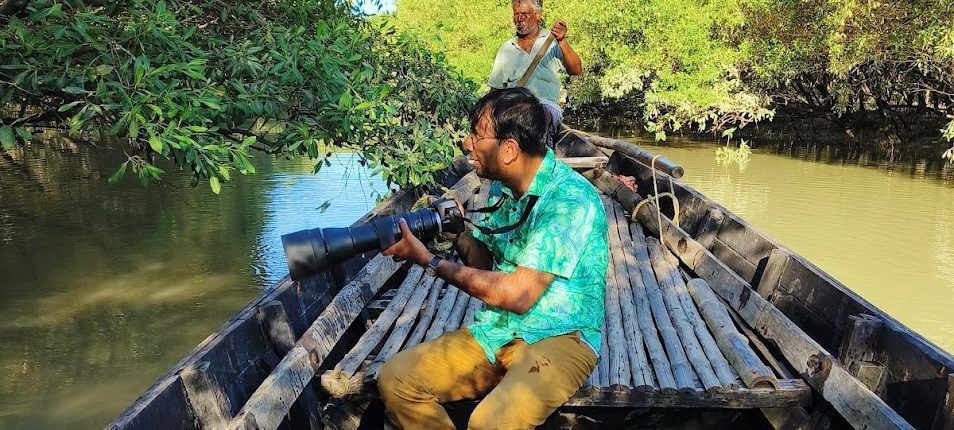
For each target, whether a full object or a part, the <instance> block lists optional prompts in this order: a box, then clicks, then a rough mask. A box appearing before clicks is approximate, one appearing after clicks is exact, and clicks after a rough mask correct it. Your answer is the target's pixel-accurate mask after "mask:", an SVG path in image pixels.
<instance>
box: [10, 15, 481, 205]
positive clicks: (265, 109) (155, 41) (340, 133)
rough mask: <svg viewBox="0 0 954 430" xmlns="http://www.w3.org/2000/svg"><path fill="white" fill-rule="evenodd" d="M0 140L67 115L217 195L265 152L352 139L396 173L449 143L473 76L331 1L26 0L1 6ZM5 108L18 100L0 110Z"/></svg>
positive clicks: (373, 161)
mask: <svg viewBox="0 0 954 430" xmlns="http://www.w3.org/2000/svg"><path fill="white" fill-rule="evenodd" d="M0 58H2V59H3V62H2V63H0V84H2V86H0V107H6V108H7V109H5V110H4V112H5V114H4V115H3V116H0V121H2V125H0V144H2V145H3V146H4V147H5V148H8V147H9V146H11V145H13V144H15V143H16V142H20V143H24V142H26V141H29V140H30V138H31V136H30V135H29V130H31V129H36V128H41V127H45V128H62V129H65V130H68V132H69V133H71V134H72V135H74V136H77V137H80V138H85V139H87V140H90V141H101V142H112V143H113V145H114V146H117V147H119V148H121V149H122V150H123V151H125V152H126V154H127V157H128V160H127V161H126V162H124V163H122V164H121V165H120V166H119V167H118V169H117V170H116V171H115V173H114V174H113V175H112V176H111V178H110V180H111V181H117V180H120V179H121V178H122V177H123V176H124V175H125V174H126V173H127V172H128V171H132V172H133V173H135V174H136V175H137V176H138V177H139V179H140V180H142V181H143V182H144V183H149V182H153V181H158V180H160V179H161V177H162V175H163V174H164V171H163V169H162V168H160V167H159V165H160V164H161V160H164V159H166V160H169V162H167V163H166V164H171V165H173V166H174V167H175V168H177V169H181V170H186V171H189V172H191V174H192V176H193V179H194V183H198V182H199V181H202V180H207V181H208V183H209V186H210V187H211V189H212V190H213V191H214V192H216V193H218V192H219V190H220V189H221V184H222V183H223V182H227V181H229V180H230V179H231V177H232V175H233V174H235V173H241V174H247V173H254V171H255V168H254V166H253V165H252V163H251V161H250V158H251V157H252V156H253V154H255V152H254V151H252V150H253V149H254V150H259V151H262V152H265V153H267V154H274V155H277V156H296V155H304V156H307V157H310V158H312V159H314V160H316V164H315V170H316V171H317V170H319V169H320V168H321V166H322V165H324V164H325V163H327V162H328V161H327V158H328V156H329V155H330V154H331V153H332V152H334V151H342V150H344V151H355V152H358V153H360V154H361V155H362V157H363V160H364V161H365V162H367V163H369V164H370V165H371V166H372V167H373V168H375V169H377V170H378V171H379V172H380V173H381V174H383V176H384V178H385V179H386V180H387V181H389V182H393V183H397V184H400V185H406V184H419V183H423V182H426V181H427V180H428V179H429V178H430V177H431V175H432V174H433V173H434V172H436V171H438V170H440V169H441V168H443V167H444V166H445V165H446V164H447V163H448V162H449V161H450V159H451V158H452V157H453V156H454V155H455V154H456V153H457V151H458V150H457V146H456V143H457V142H458V141H460V140H461V139H462V137H463V136H462V134H463V130H466V127H464V126H463V125H464V124H463V122H464V121H465V116H466V109H467V108H468V107H469V106H470V104H472V102H473V100H474V93H475V89H476V86H475V84H473V83H472V82H470V81H468V80H467V79H465V78H463V77H462V76H461V75H460V74H458V73H455V72H453V71H451V70H448V68H447V67H446V64H445V61H444V59H443V57H442V55H441V54H437V53H434V52H432V51H431V50H428V49H426V48H425V47H424V46H423V45H422V44H421V43H418V42H417V41H416V40H415V39H414V38H412V37H409V36H407V35H406V34H404V33H401V32H398V31H396V30H395V29H393V28H391V27H389V26H388V25H386V24H384V23H371V22H369V21H367V20H365V19H363V18H361V17H360V16H357V15H355V14H354V13H353V11H352V9H351V5H350V4H348V3H342V2H338V1H331V0H313V1H296V0H278V1H269V2H255V1H249V0H238V1H232V2H223V1H220V0H200V1H197V2H193V1H180V0H167V1H159V2H153V1H145V0H131V1H126V2H113V3H110V4H109V5H107V6H101V5H99V3H98V2H94V1H78V0H66V1H50V0H35V1H30V2H28V3H27V4H26V5H25V7H24V8H23V9H22V10H21V11H20V13H17V14H14V15H11V16H8V17H6V18H0ZM10 112H13V114H12V115H10Z"/></svg>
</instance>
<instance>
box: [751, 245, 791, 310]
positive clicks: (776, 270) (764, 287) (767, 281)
mask: <svg viewBox="0 0 954 430" xmlns="http://www.w3.org/2000/svg"><path fill="white" fill-rule="evenodd" d="M790 261H792V255H791V254H789V253H788V251H786V250H784V249H781V248H776V249H773V250H772V253H771V254H769V257H768V261H767V262H766V263H765V270H763V271H762V276H761V277H760V278H759V280H758V281H757V282H756V283H755V284H754V285H755V286H756V291H758V293H759V295H760V296H762V297H765V298H766V299H768V300H772V298H771V297H772V294H774V293H775V289H776V288H778V283H779V281H781V279H782V273H783V272H784V271H785V267H786V266H788V264H789V262H790ZM753 282H755V281H753Z"/></svg>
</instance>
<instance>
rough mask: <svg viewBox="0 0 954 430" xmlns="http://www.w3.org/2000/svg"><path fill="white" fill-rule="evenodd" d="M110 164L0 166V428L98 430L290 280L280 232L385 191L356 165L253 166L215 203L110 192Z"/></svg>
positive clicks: (31, 157)
mask: <svg viewBox="0 0 954 430" xmlns="http://www.w3.org/2000/svg"><path fill="white" fill-rule="evenodd" d="M120 154H121V153H120ZM119 162H120V158H119V157H118V156H116V155H115V154H106V155H104V154H102V153H101V152H99V151H90V150H89V148H87V147H84V146H76V145H74V144H72V143H70V142H68V141H65V140H52V141H50V142H49V143H48V144H47V145H33V146H30V147H29V148H28V149H27V150H25V151H17V152H9V153H0V297H2V298H0V315H2V318H0V346H2V347H0V372H2V373H3V378H2V379H0V429H65V428H70V429H73V428H97V427H102V426H103V425H105V424H106V423H108V422H109V421H111V420H112V419H113V418H114V417H115V416H116V415H118V414H119V413H120V412H122V410H123V409H125V408H126V407H127V406H128V405H129V404H130V403H132V401H133V400H135V398H136V397H137V396H138V395H139V394H140V393H142V392H143V391H144V390H145V389H146V388H147V387H149V386H150V385H151V384H152V383H153V382H154V381H155V379H156V378H157V377H158V376H159V375H161V374H162V373H164V372H165V371H166V370H167V369H168V368H169V367H170V366H171V365H172V364H174V363H175V362H176V361H178V360H179V359H180V358H181V357H182V356H183V355H185V354H186V353H187V352H188V351H190V350H191V349H192V348H193V347H195V345H196V344H198V343H199V342H201V341H202V340H203V339H204V338H205V337H206V336H208V335H209V334H210V333H212V332H213V331H214V330H216V329H218V328H219V327H220V326H221V325H222V323H224V322H225V321H226V320H228V319H229V318H230V317H231V316H232V315H233V314H234V313H235V312H236V311H237V310H239V309H241V308H242V307H243V306H245V304H247V303H248V302H249V300H251V299H252V298H253V297H255V296H257V295H258V294H259V293H261V292H262V290H263V289H265V288H268V287H269V286H270V285H271V284H272V283H273V282H274V281H276V280H278V279H280V278H281V277H282V276H284V275H285V274H287V273H288V269H287V267H286V266H285V262H284V257H283V255H282V250H281V241H280V239H279V237H280V236H281V235H282V234H284V233H288V232H291V231H296V230H301V229H304V228H314V227H318V226H347V225H349V224H351V223H352V222H354V221H355V220H356V219H357V218H359V217H360V216H361V215H363V214H364V213H366V212H367V211H368V210H370V209H371V208H373V207H374V206H375V203H376V201H375V198H376V196H377V195H380V194H381V193H385V192H387V188H386V186H385V185H384V184H383V183H382V182H381V181H380V180H379V179H376V178H373V177H371V176H370V175H369V172H368V171H367V170H366V169H365V168H363V167H362V166H360V165H359V164H358V163H357V159H356V157H353V156H352V155H351V154H339V155H337V156H335V157H334V158H333V159H332V163H331V165H329V166H325V167H324V168H323V169H322V170H321V171H320V172H319V173H318V174H317V175H313V174H312V164H311V163H310V162H308V161H307V160H291V161H289V160H276V159H273V158H271V157H268V156H264V155H259V156H258V157H257V158H256V159H255V165H256V170H257V171H258V173H257V174H256V175H250V176H247V177H242V176H239V177H238V178H233V179H234V180H233V182H232V183H229V184H226V185H224V186H223V187H222V193H221V195H219V196H216V195H214V194H212V192H211V191H210V190H209V187H208V186H207V185H205V186H200V187H198V188H191V187H189V186H188V178H187V177H186V176H185V175H175V174H172V175H170V182H171V184H170V186H162V187H157V186H154V185H152V186H149V187H145V188H144V187H142V186H141V185H140V184H139V183H138V182H137V181H135V180H132V179H129V180H126V181H124V182H122V183H120V184H117V185H115V186H110V185H107V184H106V177H107V176H108V175H109V174H110V173H111V171H112V170H113V169H114V168H115V166H117V165H118V163H119ZM329 199H331V200H332V204H331V206H330V207H328V209H327V210H326V211H325V212H324V213H322V212H321V211H320V210H319V207H320V206H321V205H322V203H323V202H325V201H327V200H329Z"/></svg>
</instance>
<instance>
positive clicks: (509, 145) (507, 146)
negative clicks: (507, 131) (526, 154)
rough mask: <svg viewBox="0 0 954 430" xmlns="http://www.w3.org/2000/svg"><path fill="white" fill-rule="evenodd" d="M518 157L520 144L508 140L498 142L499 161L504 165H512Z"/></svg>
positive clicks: (510, 139)
mask: <svg viewBox="0 0 954 430" xmlns="http://www.w3.org/2000/svg"><path fill="white" fill-rule="evenodd" d="M519 157H520V144H519V143H517V139H514V138H512V137H511V138H509V139H505V140H504V141H503V142H500V160H501V161H503V163H504V164H507V165H509V164H512V163H513V162H515V161H517V159H518V158H519Z"/></svg>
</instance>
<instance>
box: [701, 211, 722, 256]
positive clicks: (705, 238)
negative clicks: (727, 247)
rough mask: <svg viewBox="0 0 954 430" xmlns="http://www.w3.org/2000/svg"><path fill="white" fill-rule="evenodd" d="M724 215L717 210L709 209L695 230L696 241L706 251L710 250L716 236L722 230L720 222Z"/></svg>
mask: <svg viewBox="0 0 954 430" xmlns="http://www.w3.org/2000/svg"><path fill="white" fill-rule="evenodd" d="M724 219H725V215H724V214H723V213H722V211H720V210H719V209H717V208H709V210H707V211H706V214H705V215H704V217H703V218H702V221H701V222H700V223H699V229H698V230H696V241H697V242H699V243H700V244H702V246H704V247H705V248H706V249H710V250H711V249H712V244H713V242H715V238H716V235H717V234H719V229H720V228H722V221H723V220H724Z"/></svg>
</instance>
